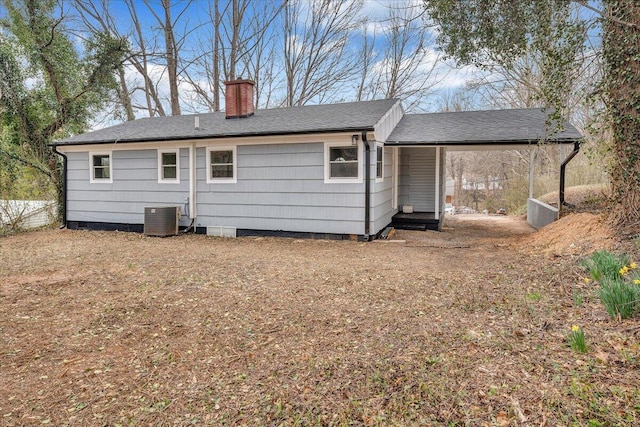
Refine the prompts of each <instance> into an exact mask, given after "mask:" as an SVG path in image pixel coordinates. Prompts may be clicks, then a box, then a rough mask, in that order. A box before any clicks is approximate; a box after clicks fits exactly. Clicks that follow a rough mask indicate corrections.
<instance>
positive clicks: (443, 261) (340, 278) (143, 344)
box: [0, 216, 640, 426]
mask: <svg viewBox="0 0 640 427" xmlns="http://www.w3.org/2000/svg"><path fill="white" fill-rule="evenodd" d="M485 219H486V218H485ZM485 219H479V218H474V217H471V216H465V217H464V220H462V216H461V217H460V218H458V217H452V218H451V219H449V220H448V221H447V222H446V224H445V230H444V232H443V233H432V232H422V233H418V232H399V233H398V235H397V236H396V238H397V239H399V240H405V241H404V242H397V241H396V242H374V243H363V242H350V241H341V242H335V241H324V240H298V239H277V238H242V239H216V238H208V237H206V236H194V235H185V236H179V237H175V238H166V239H159V238H148V237H144V236H142V235H139V234H132V233H118V232H83V231H69V230H49V231H41V232H32V233H24V234H19V235H16V236H11V237H7V238H2V239H0V372H1V373H2V374H1V375H0V417H1V418H0V419H1V421H0V424H2V425H7V426H22V425H42V424H50V425H79V426H80V425H109V426H116V425H127V426H138V425H140V426H142V425H266V426H271V425H273V426H276V425H285V426H288V425H292V426H293V425H327V426H328V425H331V426H333V425H335V426H342V425H363V426H373V425H409V426H410V425H505V426H506V425H524V424H527V425H543V426H544V425H560V424H564V425H569V424H578V425H582V424H587V421H589V422H591V421H593V420H595V421H597V422H600V423H602V425H623V426H625V425H626V426H632V425H638V422H640V417H639V416H638V414H637V412H638V410H639V409H638V408H640V391H638V384H639V383H640V370H639V369H638V368H637V366H638V365H637V362H634V360H636V361H637V360H638V359H637V358H638V357H640V352H639V349H640V345H639V342H638V337H637V335H635V333H634V332H633V329H628V328H631V327H632V326H633V325H630V324H627V325H623V326H622V327H621V326H620V325H619V324H617V323H615V322H612V321H611V320H609V319H608V318H607V316H606V314H605V313H604V311H603V310H602V308H601V306H599V305H598V303H597V301H596V299H595V296H594V293H593V290H592V289H591V288H589V286H588V285H587V284H585V283H584V282H583V281H582V280H581V274H582V272H581V271H580V269H579V266H578V264H577V259H576V258H575V257H569V256H567V257H554V258H550V257H548V256H546V255H537V254H536V253H532V252H531V251H530V250H524V249H523V248H526V247H527V245H526V239H528V238H529V237H528V236H527V233H528V232H529V231H530V230H528V229H526V228H522V227H521V223H520V225H518V227H515V223H511V221H510V219H508V218H505V219H503V217H495V218H493V217H492V218H491V223H490V224H491V225H490V228H489V229H487V228H482V227H479V224H480V223H481V222H482V221H484V220H485ZM512 226H513V227H512ZM514 234H515V236H514ZM572 324H580V325H582V326H583V327H584V328H585V330H586V331H587V334H588V335H587V336H588V339H589V344H590V346H591V348H592V349H593V350H592V352H591V353H590V354H587V355H584V356H577V355H576V354H574V353H573V352H572V351H571V349H570V348H569V347H568V346H567V344H566V341H565V337H566V334H567V331H568V330H569V329H570V327H571V325H572ZM625 328H626V329H625ZM625 331H626V332H625ZM634 355H635V356H634ZM593 425H597V424H593Z"/></svg>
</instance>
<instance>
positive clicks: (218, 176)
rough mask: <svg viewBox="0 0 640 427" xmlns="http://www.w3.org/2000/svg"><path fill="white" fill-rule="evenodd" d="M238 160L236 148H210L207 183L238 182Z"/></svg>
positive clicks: (208, 152) (208, 150)
mask: <svg viewBox="0 0 640 427" xmlns="http://www.w3.org/2000/svg"><path fill="white" fill-rule="evenodd" d="M237 167H238V166H237V160H236V148H235V147H209V148H208V149H207V182H208V183H209V184H213V183H233V182H237V179H238V178H237V176H236V175H237Z"/></svg>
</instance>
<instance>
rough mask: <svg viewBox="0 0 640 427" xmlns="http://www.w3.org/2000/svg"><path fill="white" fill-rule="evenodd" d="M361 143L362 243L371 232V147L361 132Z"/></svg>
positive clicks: (365, 135) (368, 237) (365, 134)
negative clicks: (362, 186)
mask: <svg viewBox="0 0 640 427" xmlns="http://www.w3.org/2000/svg"><path fill="white" fill-rule="evenodd" d="M362 143H363V144H364V241H365V242H368V241H369V240H370V238H371V237H370V235H369V234H370V232H371V225H370V224H369V223H370V222H371V218H370V216H371V213H370V212H369V211H370V210H371V182H370V181H371V179H370V178H371V177H370V175H371V166H370V164H369V163H371V146H370V145H369V141H367V132H366V131H362Z"/></svg>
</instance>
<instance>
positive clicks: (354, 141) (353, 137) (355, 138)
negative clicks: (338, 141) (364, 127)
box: [351, 135, 358, 145]
mask: <svg viewBox="0 0 640 427" xmlns="http://www.w3.org/2000/svg"><path fill="white" fill-rule="evenodd" d="M357 144H358V135H351V145H357Z"/></svg>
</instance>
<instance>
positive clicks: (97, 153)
mask: <svg viewBox="0 0 640 427" xmlns="http://www.w3.org/2000/svg"><path fill="white" fill-rule="evenodd" d="M94 156H109V178H95V170H94V166H93V157H94ZM89 182H90V183H91V184H112V183H113V153H112V152H111V151H90V152H89Z"/></svg>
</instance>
